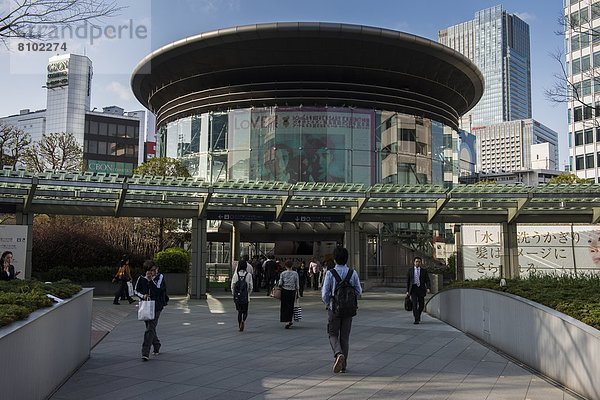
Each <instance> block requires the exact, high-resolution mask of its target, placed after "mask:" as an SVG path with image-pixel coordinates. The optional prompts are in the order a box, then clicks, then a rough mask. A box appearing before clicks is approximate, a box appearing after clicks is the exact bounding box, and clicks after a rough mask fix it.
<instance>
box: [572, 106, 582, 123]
mask: <svg viewBox="0 0 600 400" xmlns="http://www.w3.org/2000/svg"><path fill="white" fill-rule="evenodd" d="M581 120H583V108H582V107H575V108H574V109H573V121H574V122H579V121H581Z"/></svg>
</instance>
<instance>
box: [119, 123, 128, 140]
mask: <svg viewBox="0 0 600 400" xmlns="http://www.w3.org/2000/svg"><path fill="white" fill-rule="evenodd" d="M117 136H118V137H123V138H124V137H127V126H126V125H117Z"/></svg>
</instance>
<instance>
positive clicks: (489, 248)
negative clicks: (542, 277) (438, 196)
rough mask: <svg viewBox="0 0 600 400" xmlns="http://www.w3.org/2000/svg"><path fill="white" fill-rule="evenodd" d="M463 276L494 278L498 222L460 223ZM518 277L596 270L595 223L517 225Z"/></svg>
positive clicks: (599, 232) (598, 237) (498, 260)
mask: <svg viewBox="0 0 600 400" xmlns="http://www.w3.org/2000/svg"><path fill="white" fill-rule="evenodd" d="M461 229H462V238H463V241H462V246H463V263H464V271H465V279H478V278H481V277H496V276H499V275H500V268H501V266H502V262H503V259H502V256H503V249H502V240H503V238H502V229H501V226H500V225H493V224H491V225H462V227H461ZM517 246H518V247H517V254H518V257H519V269H520V273H521V277H527V276H528V275H529V274H530V273H545V274H558V275H563V274H572V273H575V272H577V273H588V274H589V273H600V226H599V225H568V224H566V225H525V224H519V225H518V226H517Z"/></svg>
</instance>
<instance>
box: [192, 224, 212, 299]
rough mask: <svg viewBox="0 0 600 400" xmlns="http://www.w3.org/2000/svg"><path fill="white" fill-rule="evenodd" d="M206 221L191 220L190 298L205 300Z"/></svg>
mask: <svg viewBox="0 0 600 400" xmlns="http://www.w3.org/2000/svg"><path fill="white" fill-rule="evenodd" d="M206 243H207V242H206V219H204V218H193V219H192V273H191V288H190V289H191V290H190V297H191V298H193V299H206V263H207V261H208V254H207V251H206V248H207V246H206Z"/></svg>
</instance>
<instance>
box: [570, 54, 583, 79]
mask: <svg viewBox="0 0 600 400" xmlns="http://www.w3.org/2000/svg"><path fill="white" fill-rule="evenodd" d="M580 72H581V59H580V58H577V59H575V60H573V63H571V73H572V74H573V75H577V74H578V73H580Z"/></svg>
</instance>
